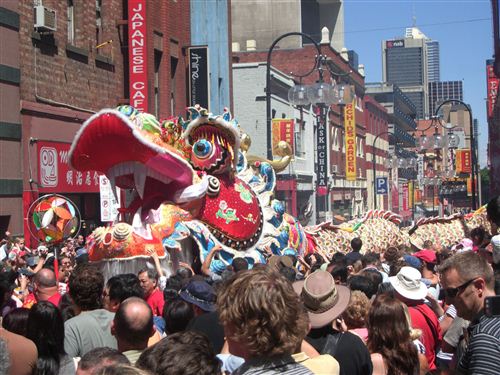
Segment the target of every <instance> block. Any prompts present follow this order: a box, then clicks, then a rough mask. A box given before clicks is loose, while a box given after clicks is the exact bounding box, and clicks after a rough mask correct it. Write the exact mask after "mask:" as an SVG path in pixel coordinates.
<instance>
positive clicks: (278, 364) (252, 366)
mask: <svg viewBox="0 0 500 375" xmlns="http://www.w3.org/2000/svg"><path fill="white" fill-rule="evenodd" d="M243 374H245V375H257V374H269V375H271V374H286V375H313V372H312V371H311V370H309V369H308V368H307V367H306V366H304V365H302V364H300V363H297V362H295V360H294V359H293V357H292V356H291V355H284V356H280V357H274V358H259V359H257V358H255V359H249V360H248V361H246V362H245V363H243V364H242V365H241V366H240V367H238V368H237V369H236V371H234V372H233V375H243Z"/></svg>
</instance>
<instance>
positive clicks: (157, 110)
mask: <svg viewBox="0 0 500 375" xmlns="http://www.w3.org/2000/svg"><path fill="white" fill-rule="evenodd" d="M161 57H162V53H161V52H160V51H158V50H156V49H155V51H154V59H155V60H154V64H155V65H154V68H155V77H154V79H155V80H154V105H155V107H154V108H155V116H156V118H160V66H161Z"/></svg>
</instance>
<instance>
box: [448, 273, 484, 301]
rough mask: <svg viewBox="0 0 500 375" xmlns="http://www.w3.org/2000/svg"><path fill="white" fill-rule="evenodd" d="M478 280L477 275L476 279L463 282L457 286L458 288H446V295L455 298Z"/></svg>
mask: <svg viewBox="0 0 500 375" xmlns="http://www.w3.org/2000/svg"><path fill="white" fill-rule="evenodd" d="M476 280H477V277H476V278H474V279H470V280H469V281H467V282H465V283H463V284H462V285H459V286H457V287H456V288H446V289H445V290H444V295H445V296H446V297H449V298H455V297H456V296H457V294H458V293H460V292H462V291H463V290H465V288H467V287H468V286H469V285H470V284H472V283H473V282H474V281H476Z"/></svg>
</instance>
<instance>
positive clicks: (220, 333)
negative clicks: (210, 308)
mask: <svg viewBox="0 0 500 375" xmlns="http://www.w3.org/2000/svg"><path fill="white" fill-rule="evenodd" d="M187 330H188V331H196V332H201V333H204V334H205V335H206V336H207V337H208V339H209V340H210V343H211V344H212V347H213V349H214V351H215V353H220V351H221V350H222V346H224V328H223V327H222V325H221V324H220V322H219V315H217V312H215V311H214V312H208V313H205V314H201V315H200V316H197V317H195V318H193V319H192V320H191V321H190V322H189V324H188V327H187Z"/></svg>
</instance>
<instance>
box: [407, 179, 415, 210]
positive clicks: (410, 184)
mask: <svg viewBox="0 0 500 375" xmlns="http://www.w3.org/2000/svg"><path fill="white" fill-rule="evenodd" d="M414 198H415V186H413V181H409V182H408V202H409V205H408V206H409V207H410V208H413V205H414V203H415V202H414V201H413V199H414Z"/></svg>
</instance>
